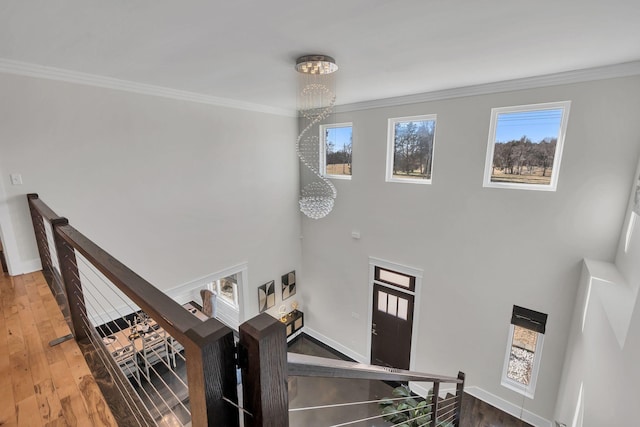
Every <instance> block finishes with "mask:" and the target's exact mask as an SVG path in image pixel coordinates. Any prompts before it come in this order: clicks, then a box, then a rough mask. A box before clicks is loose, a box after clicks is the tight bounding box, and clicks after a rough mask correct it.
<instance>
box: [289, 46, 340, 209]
mask: <svg viewBox="0 0 640 427" xmlns="http://www.w3.org/2000/svg"><path fill="white" fill-rule="evenodd" d="M337 69H338V67H337V65H336V64H335V61H334V60H333V58H331V57H329V56H323V55H309V56H303V57H301V58H298V60H297V61H296V70H297V71H298V72H299V74H298V76H299V79H298V83H299V86H298V112H299V115H300V125H299V126H300V129H301V130H300V133H299V134H298V139H297V140H296V153H297V154H298V157H299V158H300V161H301V162H302V164H303V165H304V166H305V168H306V169H308V170H309V171H310V174H307V176H310V177H311V178H310V179H305V176H304V175H303V179H302V180H303V182H304V181H310V182H308V183H307V184H305V185H304V186H303V187H302V190H301V192H300V200H299V203H300V211H301V212H302V213H303V214H305V215H306V216H308V217H309V218H312V219H320V218H324V217H325V216H327V215H328V214H329V212H331V210H332V209H333V204H334V201H335V198H336V196H337V192H336V188H335V187H334V185H333V183H332V182H331V181H329V180H328V179H327V178H325V177H324V176H322V174H321V173H320V169H319V166H320V139H319V137H318V135H319V134H320V129H319V126H320V124H321V123H322V122H323V121H324V120H326V119H327V118H328V117H329V116H330V115H331V113H332V112H333V107H334V105H335V101H336V96H335V89H334V87H335V79H334V75H333V73H334V72H335V71H336V70H337Z"/></svg>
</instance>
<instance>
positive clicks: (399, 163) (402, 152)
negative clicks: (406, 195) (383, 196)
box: [387, 114, 436, 184]
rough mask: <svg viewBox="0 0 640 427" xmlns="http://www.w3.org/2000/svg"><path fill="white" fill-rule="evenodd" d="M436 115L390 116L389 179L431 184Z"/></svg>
mask: <svg viewBox="0 0 640 427" xmlns="http://www.w3.org/2000/svg"><path fill="white" fill-rule="evenodd" d="M435 133H436V115H435V114H431V115H427V116H413V117H400V118H395V119H389V136H388V142H387V182H412V183H419V184H431V168H432V165H433V144H434V142H435Z"/></svg>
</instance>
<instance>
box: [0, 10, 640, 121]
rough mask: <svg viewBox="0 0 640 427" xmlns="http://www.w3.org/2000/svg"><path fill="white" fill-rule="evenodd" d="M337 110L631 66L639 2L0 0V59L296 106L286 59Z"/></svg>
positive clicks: (639, 50) (638, 37) (638, 33)
mask: <svg viewBox="0 0 640 427" xmlns="http://www.w3.org/2000/svg"><path fill="white" fill-rule="evenodd" d="M313 53H319V54H326V55H331V56H333V57H334V58H336V62H337V63H338V66H339V67H340V69H339V70H338V74H337V93H338V104H350V103H355V102H362V101H368V100H373V99H381V98H388V97H396V96H404V95H409V94H416V93H423V92H432V91H438V90H444V89H451V88H458V87H464V86H471V85H479V84H485V83H493V82H499V81H505V80H511V79H519V78H526V77H532V76H539V75H545V74H551V73H557V72H564V71H570V70H579V69H584V68H591V67H598V66H604V65H610V64H618V63H624V62H630V61H637V60H640V1H639V0H609V1H602V0H561V1H558V0H554V1H550V0H537V1H535V2H534V1H522V0H520V1H519V0H508V1H507V0H482V1H478V0H395V1H389V0H340V1H338V0H324V1H316V2H311V1H307V0H268V1H267V0H261V1H258V0H253V1H250V0H232V1H220V0H218V1H214V0H206V1H205V0H184V1H175V0H171V1H169V0H136V1H132V0H109V1H104V0H56V1H50V0H2V1H1V2H0V59H4V60H10V61H20V62H24V63H29V64H35V65H41V66H48V67H55V68H61V69H65V70H72V71H75V72H81V73H88V74H93V75H99V76H106V77H110V78H115V79H122V80H127V81H131V82H137V83H144V84H149V85H155V86H159V87H163V88H170V89H176V90H181V91H188V92H194V93H197V94H202V95H208V96H214V97H219V98H225V99H229V100H235V101H241V102H244V103H251V104H256V105H262V106H269V107H275V108H281V109H286V110H293V109H294V108H295V81H296V80H295V79H296V72H295V70H294V63H295V59H296V58H297V57H298V56H301V55H304V54H313Z"/></svg>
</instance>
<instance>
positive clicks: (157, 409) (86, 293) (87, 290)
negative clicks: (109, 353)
mask: <svg viewBox="0 0 640 427" xmlns="http://www.w3.org/2000/svg"><path fill="white" fill-rule="evenodd" d="M76 256H77V259H79V260H80V261H81V262H82V263H83V264H84V266H85V267H87V268H89V269H90V270H91V271H92V272H93V274H94V275H96V277H97V278H98V279H100V280H101V281H102V282H103V283H104V284H105V285H106V286H107V288H108V289H109V290H111V291H112V292H113V289H112V288H111V286H109V284H108V283H107V282H106V281H105V280H104V279H101V278H100V276H99V275H98V274H97V273H96V271H95V270H94V269H93V267H92V266H91V265H90V264H89V263H88V262H87V261H85V260H84V259H83V257H82V256H79V254H78V253H76ZM75 267H76V269H77V271H78V272H79V274H80V276H82V277H84V278H85V280H82V279H81V278H80V277H78V276H77V275H76V278H77V279H78V281H79V282H80V283H82V284H84V285H86V286H85V288H86V289H85V290H84V291H83V290H82V289H80V288H77V290H78V292H81V293H83V294H84V295H90V296H91V297H92V298H93V299H94V301H96V302H97V303H99V301H98V300H97V298H96V297H95V295H93V293H92V292H91V291H90V290H89V288H88V287H87V286H88V284H89V283H90V284H91V286H92V287H93V289H95V290H97V291H98V293H99V294H100V295H101V297H102V298H103V299H104V300H106V301H108V302H109V304H110V305H111V308H112V309H113V310H114V312H115V313H117V315H118V316H120V317H122V318H123V317H124V315H123V313H122V312H121V311H120V309H118V308H116V307H115V306H114V305H113V304H112V303H111V299H109V298H106V296H105V295H104V294H103V293H102V292H101V291H100V289H99V287H98V286H97V285H96V284H95V283H94V282H93V280H91V278H89V276H88V275H87V274H86V273H85V271H83V270H84V269H82V268H78V267H79V266H78V265H77V264H76V265H75ZM74 274H75V273H74ZM77 286H78V285H77V284H76V287H77ZM113 293H114V294H116V295H117V296H118V297H119V298H120V300H122V302H123V303H125V305H126V306H128V307H129V308H130V309H131V310H132V312H134V313H135V312H136V311H137V310H139V309H136V308H134V307H132V306H131V304H129V303H128V302H127V301H126V300H125V299H124V298H123V297H122V296H120V295H118V293H117V292H113ZM90 306H91V310H92V311H93V312H94V313H95V314H96V315H99V317H100V318H101V321H102V322H103V323H102V325H108V323H109V321H106V322H105V321H104V318H103V317H102V315H101V314H100V310H97V309H96V308H95V307H94V306H93V304H90ZM85 309H86V306H85ZM112 320H113V319H112ZM106 327H107V328H108V329H109V330H110V332H111V333H110V334H109V335H113V334H114V333H115V332H118V331H115V332H114V331H113V330H112V329H111V328H110V327H109V326H106ZM116 339H117V338H116ZM118 343H119V344H121V345H122V344H123V343H121V342H120V341H119V340H118ZM126 345H134V344H133V343H129V344H126V343H124V345H123V347H124V346H126ZM143 345H144V343H143ZM151 350H152V351H153V353H154V355H155V356H156V357H158V359H159V361H161V362H162V363H163V364H164V365H165V366H166V367H167V368H168V369H169V371H170V372H171V373H172V374H173V375H174V376H175V377H176V378H177V379H178V381H179V382H180V383H182V385H183V386H184V387H185V388H188V386H187V385H186V384H185V383H184V381H183V380H182V378H181V377H180V376H179V375H177V374H176V373H175V371H174V370H173V369H172V368H171V366H170V365H169V364H168V363H167V362H165V361H164V357H163V356H162V355H160V354H159V353H158V352H156V351H155V350H154V349H151ZM167 357H168V355H167ZM138 369H140V368H139V367H138ZM150 369H151V370H152V371H153V373H155V375H156V376H157V377H158V378H159V379H160V381H161V382H162V383H163V384H164V386H165V387H166V388H167V390H169V392H170V394H171V395H172V396H173V397H174V398H175V399H176V401H177V402H178V404H179V406H181V407H182V408H183V409H184V410H185V411H186V412H187V413H188V414H189V415H190V414H191V412H190V410H189V408H187V407H186V406H185V405H184V403H183V402H182V399H180V398H179V397H178V396H177V395H176V394H175V393H174V392H173V390H172V388H171V387H170V386H169V385H168V384H167V383H166V382H165V381H164V379H163V378H162V375H161V374H160V373H158V371H157V370H156V369H155V367H154V365H151V366H150ZM147 380H148V384H149V385H150V386H151V387H152V388H153V390H154V391H155V394H156V395H157V396H158V397H159V398H160V400H162V402H163V403H164V404H165V406H166V407H167V408H168V409H169V412H171V413H172V414H173V415H174V417H175V418H176V419H177V420H178V421H179V420H180V417H179V416H178V415H177V414H176V413H175V412H174V411H173V410H172V409H171V406H170V405H169V404H168V403H167V401H166V400H165V399H164V398H163V397H162V394H161V393H160V391H159V390H158V388H157V387H156V386H155V385H154V384H153V383H152V382H151V381H150V378H147ZM140 389H141V390H143V392H144V393H145V394H146V395H147V397H148V399H149V401H150V402H151V404H153V405H154V406H155V409H156V411H157V412H158V413H159V414H160V415H161V416H162V415H163V411H160V409H159V408H158V407H157V406H156V405H155V404H154V403H153V399H152V398H151V396H149V394H148V393H147V391H146V389H145V388H144V387H143V386H142V385H140ZM164 413H166V412H164Z"/></svg>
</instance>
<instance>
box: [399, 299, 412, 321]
mask: <svg viewBox="0 0 640 427" xmlns="http://www.w3.org/2000/svg"><path fill="white" fill-rule="evenodd" d="M408 312H409V301H407V300H406V299H404V298H398V317H399V318H401V319H403V320H407V314H408Z"/></svg>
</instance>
